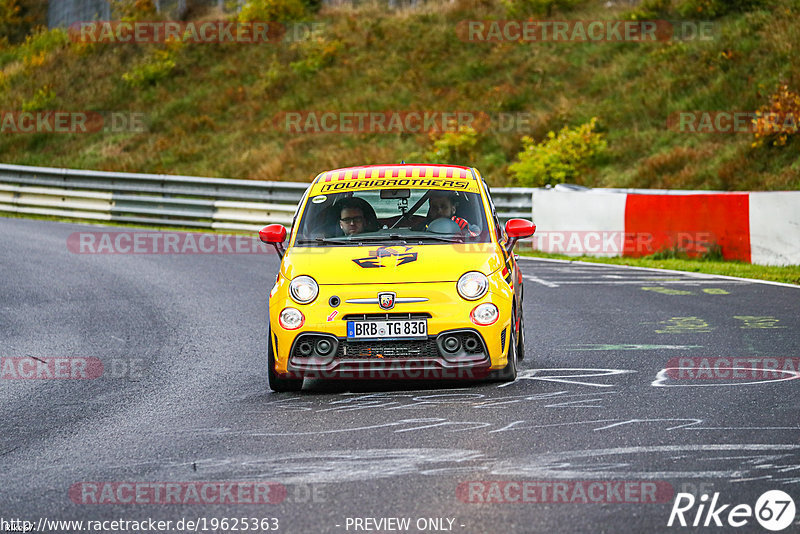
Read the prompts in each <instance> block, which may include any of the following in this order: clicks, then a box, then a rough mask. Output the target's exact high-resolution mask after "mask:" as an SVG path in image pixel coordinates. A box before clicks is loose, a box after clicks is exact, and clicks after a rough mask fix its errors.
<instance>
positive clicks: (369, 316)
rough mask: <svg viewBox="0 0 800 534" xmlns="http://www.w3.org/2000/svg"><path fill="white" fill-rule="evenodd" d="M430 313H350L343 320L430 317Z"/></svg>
mask: <svg viewBox="0 0 800 534" xmlns="http://www.w3.org/2000/svg"><path fill="white" fill-rule="evenodd" d="M430 318H431V314H430V313H348V314H347V315H345V316H344V317H342V321H388V320H390V319H395V320H398V319H407V320H409V319H430Z"/></svg>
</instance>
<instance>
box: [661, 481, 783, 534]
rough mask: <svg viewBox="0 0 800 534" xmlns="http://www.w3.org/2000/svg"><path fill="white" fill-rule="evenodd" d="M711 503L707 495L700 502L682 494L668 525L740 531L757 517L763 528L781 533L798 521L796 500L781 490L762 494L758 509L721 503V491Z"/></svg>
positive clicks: (674, 504)
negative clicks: (726, 528) (724, 528)
mask: <svg viewBox="0 0 800 534" xmlns="http://www.w3.org/2000/svg"><path fill="white" fill-rule="evenodd" d="M708 500H709V497H708V495H707V494H703V495H702V496H701V497H700V499H699V502H697V500H696V499H695V497H694V495H692V494H691V493H678V495H677V496H676V497H675V502H674V503H673V504H672V512H670V514H669V521H667V526H668V527H671V526H673V525H674V524H675V523H676V520H677V524H675V526H678V525H680V526H682V527H686V526H692V527H701V526H702V527H710V526H716V527H722V526H728V527H733V528H739V527H743V526H745V525H747V524H748V523H749V522H750V521H751V520H752V518H753V517H754V516H755V518H756V521H758V523H759V524H760V525H761V526H762V527H764V528H765V529H767V530H771V531H773V532H777V531H780V530H783V529H785V528H786V527H788V526H789V525H791V524H792V522H793V521H794V518H795V505H794V500H793V499H792V498H791V497H790V496H789V495H788V494H787V493H785V492H783V491H780V490H770V491H767V492H765V493H764V494H762V495H761V496H760V497H759V498H758V500H757V501H756V505H755V507H751V506H750V505H749V504H737V505H735V506H733V507H732V505H731V504H720V503H719V492H716V493H714V495H713V497H712V498H711V502H708ZM695 504H697V508H696V509H695ZM687 517H688V520H687Z"/></svg>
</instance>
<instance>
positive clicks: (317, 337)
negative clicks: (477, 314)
mask: <svg viewBox="0 0 800 534" xmlns="http://www.w3.org/2000/svg"><path fill="white" fill-rule="evenodd" d="M503 337H504V338H505V336H503ZM453 340H455V341H453ZM320 345H321V346H322V349H323V350H322V351H320V350H318V346H320ZM321 352H326V353H327V354H321ZM490 367H491V359H490V358H489V354H488V350H487V348H486V343H485V342H484V340H483V338H482V337H481V335H480V334H479V333H478V332H477V330H474V329H459V330H447V331H444V332H441V333H439V334H438V335H433V336H428V338H427V339H424V340H405V341H404V340H392V341H348V340H347V338H337V337H335V336H332V335H330V334H325V333H321V332H306V333H303V334H301V335H298V336H297V337H296V338H295V341H294V343H293V344H292V348H291V351H290V353H289V359H288V364H287V372H288V373H289V374H291V375H292V376H303V377H309V378H407V379H412V380H413V379H426V378H431V379H449V378H453V379H476V378H483V377H485V376H486V375H487V374H488V373H489V369H490Z"/></svg>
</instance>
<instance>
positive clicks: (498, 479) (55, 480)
mask: <svg viewBox="0 0 800 534" xmlns="http://www.w3.org/2000/svg"><path fill="white" fill-rule="evenodd" d="M115 230H120V231H127V232H130V231H132V230H130V229H112V228H107V227H91V226H86V225H73V224H65V223H55V222H45V221H32V220H21V219H0V244H1V245H2V254H0V276H1V279H2V282H1V283H0V347H1V349H2V350H1V351H0V357H2V359H3V360H2V365H1V366H0V371H2V380H0V407H2V419H0V518H2V521H11V520H16V519H21V520H27V521H31V522H32V523H34V524H35V525H36V527H37V528H38V527H39V526H41V527H42V530H48V531H53V532H56V531H57V532H66V531H80V530H79V529H78V528H77V526H76V525H72V526H71V527H68V526H65V525H61V526H60V527H58V526H56V527H53V526H52V525H50V527H49V528H45V526H46V525H48V524H49V523H47V522H49V521H53V520H82V521H84V524H83V525H82V526H81V528H82V529H83V530H82V531H84V532H86V531H89V530H88V529H89V528H91V527H90V526H89V524H88V523H87V522H88V521H90V520H109V521H110V520H128V521H133V520H143V519H147V518H152V519H160V520H164V521H167V520H169V521H172V525H171V528H170V529H169V530H168V531H171V532H176V531H187V530H198V531H203V528H202V527H203V525H202V524H201V525H200V527H199V528H188V529H187V528H185V526H186V524H185V522H184V523H183V524H182V526H184V528H183V529H182V530H176V529H175V526H176V523H177V521H179V520H181V519H184V520H191V521H197V520H198V519H200V520H201V521H202V519H203V518H205V527H206V528H207V529H208V530H206V531H212V530H218V531H226V532H233V531H235V530H234V528H233V520H232V519H229V521H228V524H227V525H226V527H227V528H217V529H211V527H212V526H213V525H214V523H213V522H212V520H217V521H219V520H221V519H222V518H238V522H239V524H238V526H237V529H238V531H242V530H243V529H244V524H243V522H242V518H275V519H277V520H278V521H277V526H278V530H279V532H330V533H339V532H377V531H380V532H420V531H427V532H463V533H483V532H492V531H499V532H622V531H624V532H652V531H670V530H673V531H675V530H677V531H698V532H702V531H715V532H722V531H729V530H732V529H731V527H730V526H729V525H727V524H726V525H725V527H722V528H720V527H716V528H715V527H713V526H709V527H705V528H704V527H702V524H703V522H704V521H705V520H706V515H705V511H704V513H701V514H700V519H699V525H701V526H700V527H698V528H691V527H687V528H679V527H678V526H677V525H678V520H677V518H676V519H675V522H674V525H673V527H672V528H668V527H667V523H668V520H669V518H670V515H671V511H672V508H673V503H674V501H675V498H676V495H677V494H678V493H680V492H684V493H689V494H692V495H694V496H696V497H697V499H698V500H697V502H696V503H695V504H694V505H693V507H692V508H687V510H686V512H685V518H686V520H687V522H688V523H689V524H690V525H691V523H692V521H694V519H695V515H696V514H697V512H698V509H699V506H700V503H701V501H700V497H701V496H702V495H704V494H705V495H708V496H709V501H710V500H711V498H712V497H713V496H714V494H716V493H718V494H719V495H718V497H717V499H718V506H717V507H719V506H720V505H723V504H730V505H731V506H730V507H728V508H727V509H725V510H724V512H723V513H721V514H720V515H719V516H718V517H719V518H720V520H721V521H723V522H725V521H727V519H728V512H729V511H730V510H731V508H732V507H733V505H737V504H747V505H749V506H754V505H756V501H757V500H758V498H759V496H760V495H762V494H763V493H764V492H766V491H768V490H781V491H783V492H786V493H788V494H789V495H790V496H791V497H793V499H794V501H795V503H797V505H798V506H799V507H800V417H798V408H799V407H800V401H798V385H799V384H800V381H797V380H794V378H797V377H798V376H800V375H798V373H797V368H798V361H800V348H799V347H800V343H798V341H800V289H795V288H789V287H781V286H776V285H765V284H759V283H751V282H747V281H740V280H732V279H724V278H716V277H711V276H696V275H688V274H674V273H659V272H654V271H645V270H630V269H623V268H618V267H606V266H591V265H585V264H577V263H558V262H547V261H539V260H526V259H523V260H521V263H522V266H523V270H524V274H525V276H526V278H527V280H526V282H525V292H526V293H525V314H524V319H525V324H526V352H527V358H526V359H525V361H524V362H522V363H521V367H522V372H521V374H520V378H519V379H518V380H517V381H516V382H515V383H513V384H505V385H498V384H487V383H461V382H458V383H435V382H417V383H397V382H388V383H387V382H360V381H328V382H323V381H306V384H305V388H304V390H303V392H302V393H300V394H285V393H284V394H276V393H271V392H270V391H269V389H268V387H267V378H266V369H265V359H266V315H267V314H266V312H267V294H268V291H269V289H270V288H271V286H272V282H273V280H274V278H275V274H276V272H277V268H278V260H277V257H276V256H275V255H274V254H159V255H154V254H140V255H137V254H77V253H75V252H73V251H71V250H70V249H69V248H68V246H67V240H68V237H69V236H70V235H71V234H73V233H74V232H82V231H115ZM142 232H145V233H147V232H146V231H144V230H142ZM30 358H36V359H37V360H36V361H39V363H41V365H42V366H50V367H48V368H47V369H44V367H42V368H41V369H38V371H37V372H38V373H39V374H40V375H42V376H46V375H47V372H48V370H49V371H50V372H53V373H55V372H56V371H54V369H55V367H54V366H56V365H61V364H56V363H55V360H53V359H55V358H60V359H64V361H66V362H67V363H66V364H63V365H64V366H65V367H62V368H59V370H58V372H59V373H60V374H64V373H67V375H68V374H69V372H71V371H74V368H72V367H70V366H74V365H76V362H78V361H80V360H86V361H89V362H90V365H89V368H90V370H91V369H95V370H96V367H92V365H94V364H96V363H97V361H99V362H101V363H102V365H103V374H102V376H99V377H98V378H96V379H24V378H21V377H20V376H19V373H20V371H21V372H22V373H25V372H30V369H31V367H24V366H23V364H22V362H23V361H28V362H30ZM26 359H27V360H26ZM91 362H94V364H92V363H91ZM676 362H677V363H676ZM754 365H755V366H757V367H758V366H761V365H765V366H767V367H770V368H772V367H775V366H776V365H777V366H778V370H777V371H774V372H764V371H760V372H759V371H753V369H752V367H753V366H754ZM677 367H680V368H681V369H676V368H677ZM79 371H80V369H77V372H78V376H80V373H79ZM15 373H17V374H15ZM726 373H727V374H726ZM734 373H737V375H736V376H734ZM90 374H91V373H90ZM15 377H16V378H15ZM203 482H205V483H218V484H219V483H224V484H228V485H229V487H231V486H230V485H235V486H236V491H239V492H241V493H237V495H239V497H237V499H238V500H239V501H242V502H238V503H231V502H224V503H221V504H220V503H219V502H218V501H219V499H215V498H214V494H210V495H211V498H209V499H208V501H211V502H210V503H208V502H205V503H204V504H196V503H197V500H191V499H190V498H188V499H187V496H188V495H189V493H188V492H190V491H191V490H192V489H197V488H200V487H202V484H200V483H203ZM523 482H527V483H528V484H526V485H523V484H522V483H523ZM148 483H150V484H152V485H150V486H148V485H147V484H148ZM167 483H170V484H173V487H178V488H180V489H179V490H176V491H178V493H174V494H172V495H173V499H172V501H175V500H182V501H181V502H187V503H188V504H182V503H175V502H171V501H170V500H169V499H168V498H165V496H164V495H165V494H162V495H161V501H160V502H157V503H150V502H149V501H152V500H157V501H158V500H159V498H156V497H153V495H155V493H152V492H155V491H156V489H155V488H166V484H167ZM267 483H275V485H274V486H268V485H267ZM625 483H627V486H625ZM126 484H127V485H126ZM159 484H160V485H159ZM175 484H177V486H174V485H175ZM592 484H595V485H594V486H592ZM598 484H600V485H598ZM209 487H212V488H220V487H221V486H213V485H212V486H209ZM148 488H149V489H148ZM242 488H251V489H252V488H256V489H252V491H254V492H257V491H259V490H258V488H260V489H261V490H263V489H264V488H268V489H269V493H268V496H269V499H268V500H270V501H280V502H275V503H266V504H265V503H263V502H262V503H260V504H248V503H246V502H243V501H246V500H247V499H248V493H247V491H248V490H246V489H242ZM523 488H525V495H524V497H523V495H522V492H523ZM598 488H603V489H602V491H601V490H600V489H598ZM625 488H628V490H627V491H628V494H626V493H625V491H626V490H625ZM654 489H655V491H654ZM136 491H141V498H139V496H137V497H135V498H134V497H132V495H134V493H135V492H136ZM148 491H150V492H151V493H147V492H148ZM164 491H166V489H164ZM209 491H210V490H209ZM216 491H220V490H219V489H217V490H216ZM637 491H638V492H639V493H637ZM584 493H586V494H584ZM220 495H221V494H220ZM260 495H261V497H262V500H263V499H266V497H265V495H267V494H265V493H263V492H262V493H261V494H260ZM582 496H583V497H582ZM250 498H252V495H251V497H250ZM125 499H127V500H131V499H133V500H134V501H135V500H137V499H138V500H139V501H140V502H129V503H122V502H119V501H122V500H125ZM771 499H772V500H769V499H768V504H769V507H770V510H772V507H773V506H779V505H777V504H776V503H775V502H773V501H776V500H777V499H775V498H771ZM95 500H99V501H100V502H99V503H95V502H94V501H95ZM165 500H166V501H167V502H164V501H165ZM223 500H224V499H223ZM481 500H488V501H491V502H488V503H487V502H476V501H481ZM565 500H566V501H569V502H564V501H565ZM621 500H627V501H630V502H620V501H621ZM229 501H230V499H229ZM499 501H526V502H499ZM542 501H545V502H542ZM641 501H645V502H641ZM653 501H657V502H653ZM709 501H705V504H703V506H705V507H706V508H705V510H707V509H708V505H709ZM687 503H688V497H687V498H685V499H684V500H683V501H682V503H681V505H682V506H683V505H685V504H687ZM761 504H763V503H761ZM780 506H782V507H783V506H784V505H780ZM776 511H777V508H776ZM784 512H785V510H784ZM764 513H766V512H764ZM387 518H399V519H401V520H405V519H407V520H409V523H408V528H407V529H405V530H403V529H398V528H397V527H400V526H401V523H394V522H386V519H387ZM45 519H46V520H47V521H46V522H45V521H44V520H45ZM381 519H383V520H384V522H379V521H381ZM734 519H735V518H734ZM745 519H746V520H747V523H746V524H745V525H744V526H743V527H741V528H738V529H735V530H736V531H737V532H768V531H767V530H765V529H764V528H763V527H762V526H761V525H760V524H759V523H758V522H757V520H756V519H755V518H754V517H749V518H745ZM799 519H800V515H798V516H797V517H796V518H795V519H794V522H793V524H791V525H790V526H788V528H786V530H785V531H786V532H790V531H795V532H796V531H797V528H798V525H800V521H799ZM40 520H41V521H42V523H41V525H40V523H39V522H40ZM373 520H374V521H373ZM709 521H710V523H709V524H710V525H713V524H714V519H713V518H709ZM265 525H266V526H270V527H274V526H275V522H269V523H268V524H260V526H265ZM106 526H108V527H109V528H110V529H111V530H113V531H125V530H123V529H122V528H120V525H117V527H118V528H116V529H113V528H111V527H112V526H114V525H112V524H111V523H107V524H106ZM9 527H13V525H12V524H10V523H9V524H7V525H5V527H3V526H2V525H0V531H1V530H3V528H5V530H10V529H9ZM248 527H249V530H250V531H252V527H250V525H249V524H248ZM393 528H394V529H393ZM142 530H143V529H142ZM128 531H133V530H132V529H131V530H128ZM149 531H151V532H152V531H153V530H149Z"/></svg>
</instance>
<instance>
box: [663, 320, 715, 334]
mask: <svg viewBox="0 0 800 534" xmlns="http://www.w3.org/2000/svg"><path fill="white" fill-rule="evenodd" d="M658 324H661V325H664V330H656V334H690V333H695V332H697V333H707V332H711V331H713V330H714V329H715V328H716V327H713V326H711V325H709V324H708V323H707V322H706V321H705V319H701V318H699V317H694V316H692V317H670V318H669V319H667V320H666V321H659V322H658Z"/></svg>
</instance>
